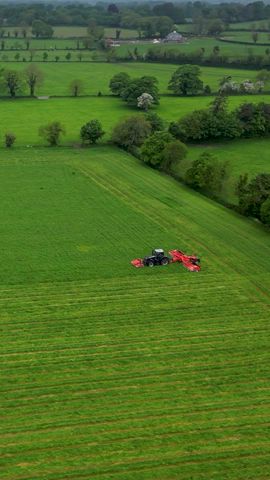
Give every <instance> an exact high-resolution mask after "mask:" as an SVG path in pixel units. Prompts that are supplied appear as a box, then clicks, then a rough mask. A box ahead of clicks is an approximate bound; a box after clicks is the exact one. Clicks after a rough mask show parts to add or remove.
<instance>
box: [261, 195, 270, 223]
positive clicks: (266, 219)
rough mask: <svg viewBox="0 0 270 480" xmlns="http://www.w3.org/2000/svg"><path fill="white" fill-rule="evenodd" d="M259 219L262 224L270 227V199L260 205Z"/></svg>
mask: <svg viewBox="0 0 270 480" xmlns="http://www.w3.org/2000/svg"><path fill="white" fill-rule="evenodd" d="M260 217H261V220H262V222H263V223H265V224H266V225H268V226H270V197H268V199H267V200H265V202H263V203H262V205H261V211H260Z"/></svg>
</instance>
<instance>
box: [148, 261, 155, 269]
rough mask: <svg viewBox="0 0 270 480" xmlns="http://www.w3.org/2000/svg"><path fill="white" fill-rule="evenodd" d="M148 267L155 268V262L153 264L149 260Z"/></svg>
mask: <svg viewBox="0 0 270 480" xmlns="http://www.w3.org/2000/svg"><path fill="white" fill-rule="evenodd" d="M147 266H148V267H151V268H152V267H154V262H152V260H149V262H148V264H147Z"/></svg>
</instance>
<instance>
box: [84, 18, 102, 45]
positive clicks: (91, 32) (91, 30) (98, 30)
mask: <svg viewBox="0 0 270 480" xmlns="http://www.w3.org/2000/svg"><path fill="white" fill-rule="evenodd" d="M87 33H88V36H89V37H90V38H91V39H93V41H94V42H97V41H99V40H102V39H103V38H104V28H103V27H100V26H98V25H97V24H96V22H95V21H94V20H91V21H90V22H89V24H88V27H87Z"/></svg>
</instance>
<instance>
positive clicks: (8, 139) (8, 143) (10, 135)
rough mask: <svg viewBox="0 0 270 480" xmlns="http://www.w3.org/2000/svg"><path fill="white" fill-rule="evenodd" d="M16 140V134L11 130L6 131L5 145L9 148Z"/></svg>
mask: <svg viewBox="0 0 270 480" xmlns="http://www.w3.org/2000/svg"><path fill="white" fill-rule="evenodd" d="M15 140H16V135H14V133H11V132H7V133H5V145H6V147H7V148H10V147H12V145H13V144H14V143H15Z"/></svg>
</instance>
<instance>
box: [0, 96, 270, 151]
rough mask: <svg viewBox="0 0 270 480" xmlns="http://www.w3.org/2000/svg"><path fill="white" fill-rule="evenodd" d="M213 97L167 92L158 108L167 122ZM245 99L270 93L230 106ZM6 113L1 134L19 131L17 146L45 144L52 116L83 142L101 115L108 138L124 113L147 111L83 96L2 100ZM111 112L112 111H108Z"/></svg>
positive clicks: (69, 140)
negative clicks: (43, 134)
mask: <svg viewBox="0 0 270 480" xmlns="http://www.w3.org/2000/svg"><path fill="white" fill-rule="evenodd" d="M211 101H213V98H212V97H188V98H182V97H174V96H163V97H161V99H160V105H159V106H158V107H156V108H155V111H156V112H157V113H158V114H159V115H160V116H161V117H162V118H163V119H164V120H165V121H166V122H167V123H169V122H171V121H175V120H178V119H179V118H181V117H182V116H184V115H186V114H188V113H190V112H191V111H193V110H197V109H201V108H207V107H208V106H209V104H210V102H211ZM244 101H249V102H256V103H258V102H261V101H264V102H269V95H252V96H249V97H243V96H234V97H231V98H230V99H229V107H230V108H236V107H237V106H238V105H240V104H241V103H243V102H244ZM0 105H1V111H2V115H1V118H0V135H1V136H2V138H3V135H4V133H5V132H7V131H12V132H14V133H15V134H16V136H17V140H16V145H17V146H25V145H42V144H44V140H43V139H42V138H40V137H39V135H38V129H39V127H40V126H41V125H45V124H47V123H49V122H50V121H52V120H57V121H60V122H61V123H63V125H64V126H65V128H66V135H65V136H64V137H63V144H64V145H70V144H74V143H75V144H76V143H78V142H79V131H80V128H81V126H82V125H83V124H84V123H86V122H87V121H89V120H91V119H94V118H97V119H98V120H100V121H101V123H102V125H103V128H104V129H105V131H106V133H107V135H106V136H105V140H108V139H109V137H110V134H111V131H112V128H113V127H114V125H115V124H116V123H117V121H118V120H120V119H121V118H123V117H127V116H130V115H135V114H141V115H142V114H143V113H142V112H140V111H139V110H138V109H137V108H135V107H134V108H131V107H128V106H127V105H126V103H125V102H123V101H122V100H120V99H119V98H117V97H111V96H110V97H97V96H94V97H79V98H74V97H73V98H50V99H48V100H38V99H29V98H25V99H23V98H22V99H17V100H10V99H5V100H0ZM108 112H109V114H108Z"/></svg>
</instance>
